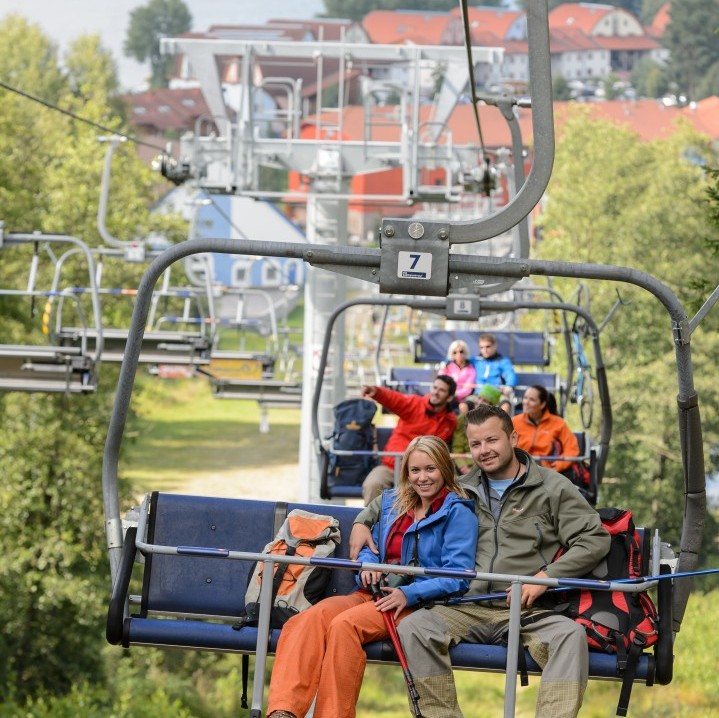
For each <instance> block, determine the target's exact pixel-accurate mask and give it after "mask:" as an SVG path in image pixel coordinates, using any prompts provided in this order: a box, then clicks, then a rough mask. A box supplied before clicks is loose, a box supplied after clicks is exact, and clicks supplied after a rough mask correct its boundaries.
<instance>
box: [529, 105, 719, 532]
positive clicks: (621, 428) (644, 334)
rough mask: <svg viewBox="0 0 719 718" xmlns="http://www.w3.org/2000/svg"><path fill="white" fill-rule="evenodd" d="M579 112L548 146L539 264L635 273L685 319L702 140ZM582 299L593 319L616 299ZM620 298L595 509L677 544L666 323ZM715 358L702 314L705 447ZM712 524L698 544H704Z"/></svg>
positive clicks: (683, 128) (698, 257)
mask: <svg viewBox="0 0 719 718" xmlns="http://www.w3.org/2000/svg"><path fill="white" fill-rule="evenodd" d="M576 113H577V114H576V116H575V117H573V118H572V119H571V120H570V121H569V122H568V123H567V125H566V126H565V127H564V128H563V130H562V135H561V137H560V139H559V141H558V144H557V153H556V160H555V164H554V171H553V175H552V180H551V182H550V185H549V188H548V199H549V201H548V202H547V209H546V213H545V214H544V217H543V222H542V224H543V229H544V232H543V240H542V243H541V245H540V247H539V252H540V254H541V256H542V258H545V259H557V260H561V259H563V258H565V257H569V256H571V257H572V258H573V260H575V261H586V262H594V263H605V264H612V265H624V266H630V267H632V268H636V269H639V270H644V271H646V272H649V273H650V274H651V275H653V276H655V277H657V278H658V279H659V280H661V281H662V282H664V283H665V284H667V285H668V286H669V287H670V288H671V289H672V290H673V291H675V292H676V293H677V295H678V297H679V299H680V300H681V301H682V302H683V304H684V306H685V307H686V308H687V311H688V313H689V314H690V316H691V314H692V313H693V312H694V311H696V310H697V309H698V307H699V306H700V305H701V303H702V302H703V300H704V299H705V298H706V296H708V292H710V291H711V289H712V288H713V285H712V287H711V288H709V289H706V287H705V285H703V284H702V281H703V280H706V279H707V266H713V265H711V263H710V262H709V260H708V253H707V248H706V244H705V238H706V237H707V236H709V235H710V234H711V231H710V229H709V225H708V218H707V209H706V194H705V193H706V186H707V185H706V178H705V174H704V172H703V171H702V170H701V168H700V167H699V166H698V165H697V164H696V163H695V162H692V161H689V160H688V157H689V156H690V155H692V156H700V157H702V156H703V157H710V156H711V152H710V147H709V141H708V139H707V138H705V137H702V136H698V135H696V134H694V132H693V130H691V129H690V128H689V127H688V126H687V125H680V127H679V129H678V131H677V132H676V133H675V134H674V135H673V136H672V137H671V138H668V139H666V140H660V141H654V142H640V141H639V140H638V139H637V138H636V137H635V136H634V135H633V134H632V133H631V132H630V131H629V130H627V129H624V128H618V127H616V126H614V125H612V124H611V123H608V122H601V121H590V120H588V119H586V116H585V114H586V113H585V111H584V109H583V108H581V107H578V108H577V110H576ZM688 149H691V152H688ZM714 279H715V278H714ZM710 281H711V280H710ZM555 284H556V286H557V288H558V289H559V290H560V291H561V292H562V293H563V294H564V295H565V296H568V295H569V294H570V293H571V291H572V290H573V288H574V283H573V282H570V281H569V280H557V281H556V283H555ZM590 290H591V298H592V304H591V306H592V309H593V312H594V314H595V316H596V317H597V318H601V317H602V316H604V314H605V313H606V312H607V311H608V310H609V308H610V307H611V306H612V304H613V302H614V300H615V299H616V295H615V287H614V286H612V284H611V283H608V282H590ZM620 290H621V292H622V296H623V297H624V298H625V299H627V300H630V302H631V303H630V304H629V305H628V306H625V307H623V308H622V309H621V311H620V312H619V313H618V314H617V315H616V317H615V318H614V319H613V320H612V322H611V323H610V324H608V325H607V327H606V328H605V330H604V332H603V334H602V339H603V346H604V353H605V361H606V364H607V370H608V378H609V386H610V392H611V398H612V408H613V415H614V429H613V438H612V442H611V446H610V453H609V463H608V466H607V475H606V477H605V483H604V484H603V487H602V495H601V503H602V504H603V505H626V506H630V507H631V508H633V509H634V510H635V512H636V513H637V515H638V520H639V522H640V524H642V525H645V526H652V525H656V526H659V527H660V528H661V529H662V532H663V533H664V535H665V538H666V539H667V540H669V541H671V542H672V543H673V544H675V545H676V543H677V541H678V537H679V530H680V526H681V523H682V518H683V517H682V509H683V504H684V502H683V496H682V494H683V481H682V468H681V461H680V457H681V451H680V447H679V442H678V432H677V411H676V372H675V369H674V367H675V362H674V347H673V344H672V340H671V327H670V321H669V318H668V315H667V314H666V312H665V311H664V309H663V307H662V306H661V305H660V304H659V302H658V301H657V300H656V299H654V298H653V297H652V296H651V295H649V294H648V293H647V292H646V291H644V290H639V289H637V288H634V287H631V286H627V285H622V286H621V287H620ZM718 350H719V321H718V320H717V317H716V316H711V317H709V318H708V320H707V321H705V323H704V324H703V325H702V329H701V332H698V333H697V336H696V337H695V341H694V342H693V364H694V380H695V385H696V387H697V391H698V394H699V397H700V401H701V406H702V407H704V410H703V419H704V427H703V428H704V438H705V445H706V446H707V447H709V446H711V445H712V444H714V443H716V441H717V436H718V435H719V418H718V417H717V415H716V412H714V411H713V410H710V411H706V407H713V406H716V403H717V401H718V400H719V388H718V387H717V385H716V381H715V378H714V374H713V371H712V370H711V368H710V367H711V366H712V365H713V362H714V360H713V359H712V357H713V356H715V355H716V352H717V351H718ZM574 411H576V408H575V407H570V414H569V419H570V423H575V422H576V417H573V414H572V412H574ZM710 524H711V528H710V529H709V530H708V531H707V536H708V537H713V535H714V533H715V528H716V527H715V525H714V524H713V523H711V522H710Z"/></svg>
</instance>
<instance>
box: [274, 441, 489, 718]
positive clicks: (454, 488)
mask: <svg viewBox="0 0 719 718" xmlns="http://www.w3.org/2000/svg"><path fill="white" fill-rule="evenodd" d="M477 533H478V527H477V518H476V516H475V514H474V504H473V502H472V501H471V500H469V499H468V498H467V495H466V494H465V492H464V490H463V489H462V488H461V487H460V486H459V484H458V483H457V481H456V479H455V475H454V465H453V463H452V459H451V458H450V455H449V450H448V449H447V444H446V443H445V442H444V441H442V440H441V439H438V438H437V437H436V436H418V437H416V438H415V439H413V440H412V441H411V442H410V444H409V446H408V447H407V450H406V451H405V453H404V455H403V457H402V465H401V471H400V483H399V485H398V487H397V488H396V489H388V490H386V491H385V492H384V493H383V495H382V510H381V512H380V515H379V519H378V520H377V522H376V523H375V524H374V526H373V528H372V535H373V538H374V541H375V544H376V545H377V546H379V555H377V554H375V553H373V552H372V551H370V550H369V549H368V548H367V547H365V548H364V549H363V550H362V551H361V552H360V556H359V560H360V561H362V562H365V563H385V564H392V563H396V564H402V565H422V566H437V567H443V568H453V569H466V570H468V571H473V570H474V554H475V549H476V547H477ZM381 577H382V574H381V573H380V572H379V571H362V572H361V573H360V574H359V576H358V578H357V583H358V587H359V590H358V591H356V592H355V593H353V594H350V595H349V596H335V597H332V598H326V599H324V600H323V601H320V602H319V603H318V604H317V605H315V606H312V608H310V609H308V610H307V611H303V612H302V613H300V614H298V615H297V616H294V617H293V618H291V619H290V620H289V621H288V622H287V623H286V624H285V626H284V628H283V629H282V635H281V637H280V641H279V644H278V646H277V656H276V658H275V664H274V668H273V670H272V680H271V682H270V694H269V704H268V716H269V718H302V716H304V715H305V713H306V712H307V711H308V710H309V707H310V705H311V703H312V700H313V699H314V698H315V695H316V696H317V700H316V704H315V711H314V716H315V718H354V716H355V706H356V704H357V699H358V697H359V693H360V688H361V686H362V678H363V676H364V669H365V664H366V657H365V653H364V650H363V648H362V645H363V644H365V643H369V642H371V641H378V640H383V639H386V638H387V637H388V634H387V629H386V625H385V622H384V618H383V616H382V612H384V611H391V612H392V613H393V615H394V617H395V619H396V620H397V621H398V622H399V621H401V620H402V619H403V618H404V617H405V616H406V615H408V614H409V613H411V612H412V610H413V609H414V608H416V607H418V606H420V605H422V604H423V603H425V602H428V601H432V600H434V599H437V598H440V597H444V596H448V595H457V594H462V593H464V592H465V591H466V590H467V588H468V587H469V579H467V580H464V579H460V578H440V577H429V576H415V577H413V580H411V581H392V580H391V581H390V584H394V585H393V586H391V587H385V588H383V591H384V594H385V595H384V597H383V598H381V599H379V600H378V601H377V602H376V603H373V602H372V596H371V594H370V592H369V590H368V589H369V586H370V584H372V583H377V582H379V580H380V578H381ZM393 578H394V579H396V578H399V575H397V574H390V579H393ZM397 584H401V585H397ZM300 666H301V670H299V667H300Z"/></svg>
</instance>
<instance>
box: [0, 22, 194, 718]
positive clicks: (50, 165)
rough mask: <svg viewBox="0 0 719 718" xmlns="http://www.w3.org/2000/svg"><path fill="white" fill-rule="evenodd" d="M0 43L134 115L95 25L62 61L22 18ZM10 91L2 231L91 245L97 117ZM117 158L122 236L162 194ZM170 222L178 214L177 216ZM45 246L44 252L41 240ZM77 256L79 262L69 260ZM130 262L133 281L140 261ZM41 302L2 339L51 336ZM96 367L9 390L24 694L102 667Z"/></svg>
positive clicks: (12, 664) (11, 539)
mask: <svg viewBox="0 0 719 718" xmlns="http://www.w3.org/2000/svg"><path fill="white" fill-rule="evenodd" d="M0 44H2V46H3V47H4V48H6V50H7V52H4V53H3V55H2V57H1V58H0V72H1V73H2V75H3V78H4V79H6V80H7V79H10V80H11V82H9V83H8V84H13V85H14V86H16V87H18V88H20V89H23V90H26V91H28V92H31V93H32V94H34V95H38V96H40V97H41V98H42V99H43V100H46V101H48V102H49V103H51V104H54V105H57V106H59V107H62V108H64V109H68V110H71V111H73V112H75V113H76V114H78V115H80V116H82V117H85V118H87V119H88V120H92V121H94V122H96V123H100V124H102V125H103V126H106V127H109V128H117V130H119V131H122V130H123V129H124V128H125V126H124V120H123V117H122V115H121V114H119V112H118V108H119V105H118V104H117V102H116V98H115V96H114V94H113V93H114V92H115V91H116V88H117V75H116V71H115V67H114V63H113V62H112V60H111V58H110V56H109V54H108V53H107V52H106V51H105V50H104V49H103V48H102V47H101V46H100V44H99V41H98V40H97V38H96V37H93V36H89V37H81V38H78V40H77V41H76V42H75V43H73V44H72V46H71V48H70V50H69V52H68V54H67V56H66V58H65V60H64V69H61V67H60V62H59V58H58V56H57V53H56V51H55V48H54V46H53V45H52V43H50V42H49V41H48V40H47V38H45V37H44V36H43V35H42V33H41V32H40V31H39V30H38V28H37V27H36V26H33V25H30V24H28V23H27V22H26V21H24V20H22V19H21V18H18V17H14V16H11V17H9V18H7V19H6V20H5V21H4V22H2V23H0ZM2 92H3V98H2V99H3V101H2V102H1V103H0V218H2V219H3V220H4V221H5V227H4V229H5V232H6V233H8V234H10V233H18V232H22V233H26V232H32V231H36V230H37V231H40V232H46V233H60V234H68V235H72V236H75V237H77V238H79V239H81V240H83V241H85V242H86V243H87V244H88V245H89V246H96V245H97V244H98V242H99V238H98V232H97V227H96V217H97V206H98V199H99V181H100V175H101V171H102V165H103V156H104V147H103V145H101V144H99V143H98V130H97V129H96V128H94V127H89V126H88V125H87V124H85V123H82V122H79V121H77V120H74V119H71V118H70V117H68V116H67V115H64V114H61V113H59V112H56V111H53V109H52V108H49V107H46V106H43V105H40V104H38V103H35V102H32V101H30V100H29V99H27V98H25V97H21V96H19V95H17V94H13V93H10V92H7V91H5V90H2ZM117 171H118V174H119V176H121V177H122V181H121V182H116V184H115V186H114V187H113V192H112V195H111V201H110V211H109V217H108V224H109V226H110V227H111V229H112V231H113V232H115V233H116V234H117V235H118V236H121V237H123V238H127V239H132V238H134V237H135V236H136V235H137V234H138V233H142V232H146V231H147V228H148V227H149V225H150V222H149V200H151V199H152V198H153V197H154V196H156V190H157V186H156V182H157V180H156V179H155V180H154V181H153V178H152V176H151V175H150V172H149V170H148V169H147V168H145V167H144V166H143V165H142V164H141V163H140V161H139V159H138V157H137V155H136V153H135V148H134V147H128V146H127V145H125V146H124V147H123V148H122V151H121V152H120V153H119V155H118V159H117ZM162 222H163V223H164V224H165V225H166V226H167V227H172V228H174V229H178V228H179V227H180V224H179V222H178V221H177V220H176V219H172V218H168V219H163V220H162ZM39 245H42V243H41V242H40V243H39ZM27 247H29V249H30V250H32V245H27ZM24 249H25V247H3V248H2V250H1V254H2V257H1V261H2V277H3V279H2V283H3V285H4V286H13V287H14V286H16V285H15V284H12V285H11V284H10V283H11V282H16V281H17V282H18V283H19V286H20V287H22V286H24V283H25V284H26V282H27V276H28V272H29V263H30V257H31V255H32V251H29V252H24V251H23V250H24ZM61 251H63V250H61ZM40 254H41V255H42V256H45V253H44V249H42V247H41V251H40ZM48 264H49V263H48ZM68 267H70V269H71V271H75V270H74V269H73V268H72V267H71V263H70V262H68ZM51 271H52V268H51V267H49V268H48V269H46V268H45V267H44V266H41V269H40V270H39V273H38V286H45V287H47V286H49V279H50V276H51ZM133 271H134V273H135V277H136V278H135V279H134V281H133V283H132V286H135V287H136V286H137V275H138V274H139V271H141V270H139V269H138V268H133ZM86 281H87V274H85V275H84V276H82V275H78V280H76V279H75V277H74V276H73V277H72V278H71V279H70V281H69V286H85V284H84V282H86ZM108 281H110V282H111V281H112V279H109V280H108ZM79 282H83V283H79ZM120 286H122V285H120ZM33 309H34V311H33ZM128 311H129V310H128ZM40 315H42V305H40V306H38V305H37V303H35V306H34V307H33V303H32V302H31V301H30V300H27V301H25V300H22V301H20V300H15V299H14V298H11V299H8V298H7V297H4V298H3V301H2V302H1V303H0V328H1V329H0V334H1V335H2V338H1V339H0V341H3V342H4V343H23V344H24V343H29V344H33V343H46V342H47V339H46V338H45V337H43V336H42V335H41V334H40V331H39V328H38V323H39V322H38V317H39V316H40ZM100 377H101V382H100V386H99V387H98V392H97V394H96V395H90V396H82V397H79V396H74V395H72V396H64V395H41V394H23V393H17V392H16V393H0V416H2V426H3V430H2V432H0V474H1V475H2V477H3V481H2V485H1V486H0V594H1V595H3V596H5V597H8V596H12V601H10V600H6V601H3V602H2V603H1V604H0V622H1V623H2V625H3V630H2V632H0V695H2V696H3V697H4V698H9V697H13V700H16V701H18V702H19V703H20V704H22V703H24V702H25V701H26V700H27V699H28V698H29V697H30V696H39V695H45V694H62V693H65V692H66V691H68V690H69V689H70V687H71V686H72V685H73V684H75V683H81V682H83V681H88V682H90V683H94V682H97V681H103V680H104V678H105V676H104V661H103V641H102V634H103V630H102V629H103V620H104V614H105V611H106V600H107V595H108V591H109V575H108V567H107V561H106V557H105V550H104V548H103V547H104V545H105V536H104V522H103V518H102V517H103V507H102V500H101V499H102V494H101V491H100V490H99V488H100V481H101V460H102V450H103V443H104V435H105V431H106V427H107V418H108V414H109V410H110V405H111V401H112V396H113V389H114V385H115V383H116V378H117V377H116V373H115V372H114V371H113V369H112V367H111V366H109V365H103V367H102V370H101V372H100ZM34 714H36V715H39V714H40V713H34ZM76 714H77V713H76ZM98 714H99V713H98ZM107 714H109V713H108V712H105V715H107ZM167 714H170V713H169V711H168V712H167ZM177 715H179V713H177Z"/></svg>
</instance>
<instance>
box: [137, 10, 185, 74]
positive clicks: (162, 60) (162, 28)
mask: <svg viewBox="0 0 719 718" xmlns="http://www.w3.org/2000/svg"><path fill="white" fill-rule="evenodd" d="M191 29H192V15H191V14H190V11H189V10H188V9H187V5H185V3H184V2H183V1H182V0H150V1H149V2H148V3H147V5H143V6H141V7H138V8H136V9H135V10H132V11H131V12H130V24H129V26H128V29H127V37H126V38H125V44H124V51H125V55H127V56H128V57H133V58H135V59H136V60H138V61H139V62H145V61H146V60H149V61H150V67H151V70H152V80H151V81H152V86H153V87H167V83H168V80H169V75H170V69H171V67H172V58H171V57H165V56H164V55H161V54H160V39H161V38H163V37H172V36H174V35H180V34H181V33H183V32H189V31H190V30H191Z"/></svg>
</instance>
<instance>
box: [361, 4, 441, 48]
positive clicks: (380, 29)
mask: <svg viewBox="0 0 719 718" xmlns="http://www.w3.org/2000/svg"><path fill="white" fill-rule="evenodd" d="M448 20H449V15H448V14H447V13H445V12H409V11H404V10H398V11H390V10H373V11H372V12H369V13H367V15H365V18H364V20H362V27H364V29H365V32H366V33H367V35H368V36H369V39H370V42H374V43H376V44H378V45H391V44H395V43H400V42H405V41H407V40H410V41H411V42H416V39H412V38H424V40H423V42H422V44H425V45H439V44H441V39H442V34H443V33H444V29H445V26H446V25H447V21H448ZM418 44H419V43H418Z"/></svg>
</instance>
